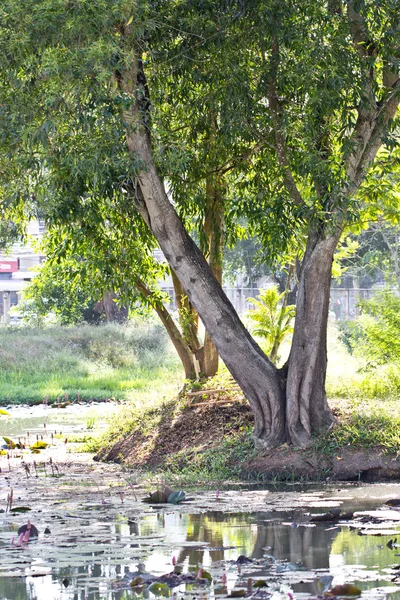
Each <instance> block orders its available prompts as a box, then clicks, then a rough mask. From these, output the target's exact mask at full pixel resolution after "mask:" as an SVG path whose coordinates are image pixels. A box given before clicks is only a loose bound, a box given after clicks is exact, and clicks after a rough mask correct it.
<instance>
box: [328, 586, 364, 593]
mask: <svg viewBox="0 0 400 600" xmlns="http://www.w3.org/2000/svg"><path fill="white" fill-rule="evenodd" d="M329 594H331V595H332V596H360V595H361V590H360V588H358V587H357V586H356V585H353V584H352V583H344V584H343V585H335V587H333V588H332V589H331V590H330V592H329Z"/></svg>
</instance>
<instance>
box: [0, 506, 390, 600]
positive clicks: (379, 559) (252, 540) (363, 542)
mask: <svg viewBox="0 0 400 600" xmlns="http://www.w3.org/2000/svg"><path fill="white" fill-rule="evenodd" d="M295 516H296V515H294V514H293V513H288V514H285V515H284V522H285V524H282V515H279V516H277V515H276V514H275V515H273V514H271V513H268V512H265V513H255V514H250V513H244V514H243V513H240V514H235V513H233V514H223V513H221V512H217V511H210V512H207V513H204V514H179V513H177V512H174V513H166V514H162V513H154V514H149V515H145V516H142V517H141V518H138V519H137V520H135V521H130V522H129V523H128V522H127V520H126V519H125V520H124V521H121V517H119V519H118V521H117V522H116V520H114V521H113V522H108V523H104V522H102V523H101V525H102V530H101V531H100V530H97V531H95V534H93V535H92V537H86V538H85V527H86V526H85V523H86V521H85V522H84V521H82V523H74V526H77V529H78V530H79V528H80V527H82V538H83V539H84V540H85V541H84V544H83V545H82V547H81V545H80V543H79V542H78V541H77V542H76V544H73V543H71V546H70V547H67V548H65V544H63V543H62V541H63V540H62V539H59V538H58V537H57V536H55V538H54V540H53V541H54V544H50V543H49V541H48V540H44V539H41V538H39V540H38V542H35V545H32V546H30V547H29V548H25V549H12V548H10V545H9V543H8V549H7V537H8V536H9V535H10V530H9V527H4V528H3V531H2V532H1V539H2V541H3V547H2V549H1V554H3V557H2V558H3V559H4V560H5V561H6V562H8V563H9V564H8V566H7V567H5V564H4V560H3V561H2V567H1V569H2V572H3V573H4V574H5V571H6V570H7V571H8V572H9V573H13V574H14V575H15V577H7V576H6V577H2V578H0V598H2V599H3V600H36V599H42V598H46V600H47V599H48V600H55V599H57V600H58V599H60V600H97V599H109V600H122V599H123V598H126V597H132V596H131V592H130V591H126V590H116V589H113V582H114V581H115V580H117V579H122V578H123V577H124V576H126V575H127V573H129V572H133V571H136V570H137V564H138V562H144V563H145V565H146V570H147V571H148V572H151V573H153V574H155V575H161V574H164V573H168V572H170V571H171V570H172V565H171V559H172V556H173V555H175V556H176V558H177V561H178V563H179V564H183V565H184V569H185V570H186V571H195V570H196V569H197V568H198V565H203V566H204V567H206V568H208V569H209V570H211V572H212V573H213V575H214V577H216V578H217V577H218V576H220V575H219V574H220V570H221V566H222V564H226V565H227V569H228V572H229V578H230V582H231V586H232V585H233V584H234V583H235V580H236V579H237V578H238V577H239V575H238V572H237V567H236V565H235V564H234V562H233V561H235V560H236V559H237V557H238V556H239V555H241V554H244V555H246V556H248V557H251V558H253V559H262V558H263V556H265V555H266V554H267V555H273V556H274V557H275V559H276V560H277V561H287V562H290V563H301V564H302V565H303V566H304V569H306V570H307V571H314V570H315V569H319V570H326V572H328V570H329V571H330V572H331V573H332V574H333V575H335V577H336V578H337V580H338V582H339V580H340V579H341V578H342V579H343V576H346V573H348V577H349V578H350V579H351V580H352V581H354V576H353V577H351V574H352V573H353V575H354V567H353V566H354V565H360V567H359V570H360V571H363V573H364V574H365V577H364V580H363V577H361V578H360V581H361V587H363V588H364V589H370V588H371V587H374V585H375V587H376V584H377V583H379V584H383V585H385V584H386V585H387V583H388V581H387V579H388V578H387V577H386V579H385V577H384V574H385V569H387V567H388V566H389V565H393V564H399V565H400V560H399V556H397V554H396V552H395V551H393V550H392V551H391V550H389V549H388V548H387V547H386V545H385V543H384V542H382V539H381V538H376V537H369V536H359V535H357V531H351V530H349V529H348V528H345V529H343V530H342V529H341V528H338V527H333V528H332V526H329V524H318V525H317V526H314V527H310V526H305V525H303V524H300V525H299V526H295V525H294V523H292V524H291V518H293V517H295ZM286 519H287V520H286ZM91 527H92V529H93V524H92V526H91ZM92 533H93V532H92ZM69 534H70V535H71V536H72V537H71V538H67V539H71V540H73V539H75V538H74V537H73V535H74V532H73V531H71V530H70V531H69ZM64 541H65V536H64ZM379 542H381V543H379ZM35 546H36V547H35ZM229 561H231V562H229ZM33 567H35V569H36V572H32V571H31V569H32V568H33ZM257 569H258V570H257V571H256V576H257V577H260V576H262V575H263V574H264V575H265V574H267V575H268V570H267V567H265V568H264V571H265V572H264V571H263V567H262V565H261V567H260V565H257ZM371 570H372V571H371ZM46 571H48V572H51V574H49V575H45V573H46ZM250 571H251V568H250ZM250 571H249V573H250ZM371 572H373V573H375V575H374V577H372V582H371V581H368V578H369V579H371ZM22 574H25V575H27V576H25V577H21V575H22ZM368 574H369V577H368ZM34 575H36V576H34ZM41 575H43V576H41ZM374 578H375V579H374ZM375 582H376V583H375ZM294 590H295V591H298V592H300V591H301V592H312V585H311V583H307V584H295V585H294Z"/></svg>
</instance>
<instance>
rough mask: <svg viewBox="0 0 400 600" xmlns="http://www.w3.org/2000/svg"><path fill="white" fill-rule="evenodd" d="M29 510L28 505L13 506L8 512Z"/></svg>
mask: <svg viewBox="0 0 400 600" xmlns="http://www.w3.org/2000/svg"><path fill="white" fill-rule="evenodd" d="M30 510H32V509H31V508H29V506H14V507H13V508H11V509H10V512H12V513H26V512H29V511H30Z"/></svg>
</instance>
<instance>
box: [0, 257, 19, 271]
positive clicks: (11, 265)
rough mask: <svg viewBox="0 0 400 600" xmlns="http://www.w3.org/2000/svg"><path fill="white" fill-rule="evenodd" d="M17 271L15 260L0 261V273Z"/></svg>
mask: <svg viewBox="0 0 400 600" xmlns="http://www.w3.org/2000/svg"><path fill="white" fill-rule="evenodd" d="M16 271H18V261H17V260H1V261H0V273H15V272H16Z"/></svg>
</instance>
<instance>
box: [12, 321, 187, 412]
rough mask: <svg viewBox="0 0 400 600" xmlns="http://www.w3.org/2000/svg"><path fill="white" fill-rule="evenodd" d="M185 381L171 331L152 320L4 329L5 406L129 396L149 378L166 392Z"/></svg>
mask: <svg viewBox="0 0 400 600" xmlns="http://www.w3.org/2000/svg"><path fill="white" fill-rule="evenodd" d="M181 379H182V375H181V373H180V365H179V362H178V360H177V358H176V356H175V354H174V352H173V350H172V349H171V348H170V347H169V344H168V340H167V337H166V334H165V332H164V330H163V328H162V327H161V326H159V325H155V324H153V323H141V324H135V323H130V324H128V325H118V324H106V325H100V326H93V325H79V326H71V327H61V326H54V327H47V328H44V329H41V328H40V329H38V328H26V327H24V328H19V329H14V328H2V329H0V403H1V404H6V403H26V402H28V403H32V402H33V403H34V402H41V401H43V399H44V398H46V397H47V398H48V400H49V402H51V401H54V400H56V399H57V398H63V397H65V396H68V397H69V399H77V398H81V399H82V400H86V401H87V400H93V399H97V400H105V399H106V398H115V399H117V400H129V399H135V397H136V396H137V394H138V393H139V392H140V391H141V390H144V389H147V388H148V386H149V382H150V381H151V382H152V384H153V388H154V389H156V390H157V388H158V389H159V390H164V391H166V390H167V388H168V385H169V383H171V385H172V382H174V383H173V388H174V390H175V389H176V388H177V385H176V383H175V382H176V381H178V382H179V381H180V380H181ZM168 382H169V383H168ZM166 386H167V387H166ZM171 391H172V389H171Z"/></svg>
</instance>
